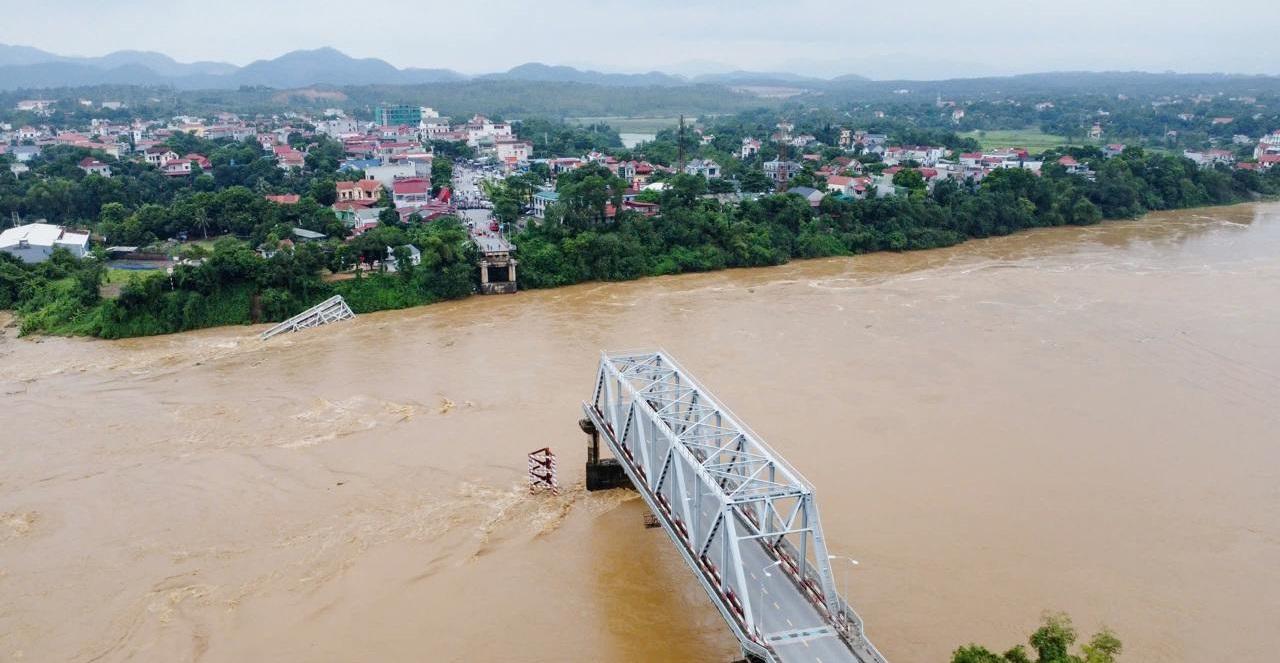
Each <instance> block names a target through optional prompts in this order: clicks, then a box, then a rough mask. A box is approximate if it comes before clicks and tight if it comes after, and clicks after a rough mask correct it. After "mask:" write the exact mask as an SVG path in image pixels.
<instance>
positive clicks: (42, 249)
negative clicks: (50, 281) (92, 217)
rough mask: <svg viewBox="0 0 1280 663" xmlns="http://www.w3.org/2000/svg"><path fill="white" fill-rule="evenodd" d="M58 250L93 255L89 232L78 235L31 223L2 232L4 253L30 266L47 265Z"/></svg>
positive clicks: (45, 224) (74, 254)
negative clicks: (31, 264)
mask: <svg viewBox="0 0 1280 663" xmlns="http://www.w3.org/2000/svg"><path fill="white" fill-rule="evenodd" d="M54 249H66V250H68V251H70V252H71V255H73V256H75V257H77V258H83V257H84V256H85V254H87V253H88V252H89V233H76V232H70V231H67V230H66V229H64V228H63V227H62V226H55V225H52V224H49V223H28V224H25V225H21V226H17V227H15V228H9V229H7V230H5V231H4V232H0V251H4V252H5V253H8V254H9V255H12V256H14V257H15V258H18V259H19V260H21V261H23V262H26V263H37V262H44V261H46V260H48V259H49V256H50V255H52V254H53V251H54Z"/></svg>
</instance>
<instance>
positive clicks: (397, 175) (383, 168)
mask: <svg viewBox="0 0 1280 663" xmlns="http://www.w3.org/2000/svg"><path fill="white" fill-rule="evenodd" d="M364 176H365V178H366V179H370V180H377V181H379V182H381V183H382V186H383V187H385V188H388V189H390V188H391V185H392V184H394V183H395V181H396V180H397V179H401V178H405V177H417V176H418V167H417V165H416V164H415V163H413V162H412V161H396V162H391V163H388V162H383V163H381V164H379V165H377V166H370V167H368V168H365V169H364Z"/></svg>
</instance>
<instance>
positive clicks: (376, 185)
mask: <svg viewBox="0 0 1280 663" xmlns="http://www.w3.org/2000/svg"><path fill="white" fill-rule="evenodd" d="M334 187H336V188H337V191H338V202H340V203H341V202H352V201H356V202H359V201H369V202H376V201H377V200H378V197H379V196H380V195H381V194H382V183H381V182H379V181H378V180H374V179H363V180H360V181H358V182H336V183H334Z"/></svg>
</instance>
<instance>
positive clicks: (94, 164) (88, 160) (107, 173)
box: [79, 157, 111, 177]
mask: <svg viewBox="0 0 1280 663" xmlns="http://www.w3.org/2000/svg"><path fill="white" fill-rule="evenodd" d="M79 166H80V170H83V171H84V172H85V173H86V174H88V175H101V176H103V177H111V166H108V165H107V164H105V163H102V162H101V161H98V160H97V159H95V158H93V157H85V158H83V159H81V160H80V163H79Z"/></svg>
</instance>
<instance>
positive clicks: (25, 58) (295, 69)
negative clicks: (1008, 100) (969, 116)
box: [0, 44, 1280, 98]
mask: <svg viewBox="0 0 1280 663" xmlns="http://www.w3.org/2000/svg"><path fill="white" fill-rule="evenodd" d="M713 65H715V66H713ZM796 66H799V65H796ZM673 68H675V69H679V70H682V71H684V72H685V73H686V74H688V75H679V74H673V73H666V72H661V71H650V72H647V73H642V74H618V73H603V72H599V71H592V70H590V69H579V68H574V67H567V66H552V65H547V64H541V63H537V62H530V63H527V64H522V65H520V66H518V67H513V68H511V69H509V70H507V71H505V72H501V73H492V74H481V75H478V76H468V75H465V74H461V73H458V72H456V71H453V70H451V69H422V68H413V67H410V68H406V69H399V68H397V67H395V66H393V65H391V64H389V63H387V62H386V61H384V60H379V59H377V58H353V57H351V56H348V55H346V54H344V53H342V52H340V51H338V50H335V49H332V48H319V49H315V50H309V51H293V52H290V53H285V54H284V55H281V56H280V57H278V58H274V59H271V60H258V61H257V62H251V63H249V64H247V65H245V66H243V67H237V66H236V65H232V64H227V63H225V62H185V63H184V62H177V61H175V60H174V59H173V58H171V57H169V56H167V55H164V54H162V53H155V52H150V51H116V52H115V53H109V54H107V55H103V56H101V57H76V56H66V55H58V54H55V53H50V52H48V51H43V50H40V49H38V48H32V47H30V46H8V45H4V44H0V91H4V90H18V89H42V88H59V87H82V86H93V85H148V86H150V85H166V86H172V87H174V88H177V89H180V90H208V89H235V88H239V87H242V86H262V87H268V88H277V89H294V88H302V87H308V86H312V85H328V86H381V85H422V84H430V83H454V82H464V81H474V82H477V83H478V84H483V83H485V82H488V81H494V82H497V81H503V82H523V83H558V84H583V85H597V86H607V87H615V88H631V87H655V86H656V87H665V88H675V87H682V86H684V87H687V86H695V85H714V86H723V87H731V88H751V87H758V88H771V87H772V88H799V89H804V90H810V91H815V92H821V93H823V94H826V95H835V96H836V97H840V95H844V96H845V97H849V95H859V96H862V97H865V96H866V95H874V94H890V93H896V92H897V91H899V90H901V89H907V88H909V89H911V90H912V91H916V92H923V91H924V90H926V89H927V91H928V93H929V94H931V95H932V94H944V95H946V94H963V93H966V92H970V93H971V92H975V91H979V92H990V93H1000V92H1003V93H1012V92H1015V91H1021V92H1036V93H1040V92H1044V93H1050V92H1055V91H1061V90H1068V89H1070V90H1076V89H1092V90H1094V91H1095V92H1101V93H1113V92H1115V93H1119V92H1124V93H1138V92H1141V91H1144V90H1148V91H1150V90H1158V89H1165V88H1168V87H1169V85H1170V84H1173V83H1176V84H1179V85H1183V86H1204V85H1227V84H1230V85H1232V86H1234V87H1233V88H1232V89H1236V88H1240V89H1247V90H1251V89H1256V88H1257V87H1258V86H1259V85H1261V86H1264V87H1265V89H1266V90H1274V89H1276V86H1277V85H1280V77H1274V76H1244V75H1233V74H1172V73H1163V74H1150V73H1143V72H1056V73H1044V74H1020V75H1017V76H994V77H992V76H988V77H982V78H963V79H946V80H941V81H902V80H898V81H891V80H876V81H873V80H871V79H868V78H866V77H863V76H858V75H854V74H847V75H844V76H836V77H833V78H821V77H815V76H805V75H802V74H796V73H790V72H776V71H775V72H760V71H734V70H732V68H731V67H729V66H726V65H716V63H710V64H709V63H699V62H690V63H684V65H673ZM823 68H824V69H826V70H828V71H830V70H831V63H825V64H824V66H823ZM698 69H701V71H702V72H703V73H698ZM709 72H714V73H709ZM761 94H768V92H766V91H761ZM841 98H843V97H841ZM849 98H852V97H849Z"/></svg>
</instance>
